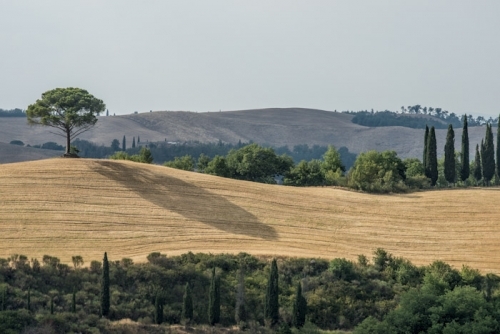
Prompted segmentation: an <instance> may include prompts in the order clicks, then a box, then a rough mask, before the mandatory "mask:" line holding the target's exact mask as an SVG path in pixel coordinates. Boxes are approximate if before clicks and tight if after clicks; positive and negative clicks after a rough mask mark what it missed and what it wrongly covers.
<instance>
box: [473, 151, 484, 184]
mask: <svg viewBox="0 0 500 334" xmlns="http://www.w3.org/2000/svg"><path fill="white" fill-rule="evenodd" d="M481 165H482V164H481V155H480V154H479V144H477V145H476V156H475V158H474V168H473V171H474V172H473V174H474V178H475V179H476V182H479V181H480V180H481V179H482V178H483V172H482V167H481Z"/></svg>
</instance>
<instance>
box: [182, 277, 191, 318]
mask: <svg viewBox="0 0 500 334" xmlns="http://www.w3.org/2000/svg"><path fill="white" fill-rule="evenodd" d="M192 319H193V297H192V295H191V288H190V287H189V283H186V287H185V288H184V298H183V300H182V320H184V321H185V322H186V323H189V322H190V321H191V320H192Z"/></svg>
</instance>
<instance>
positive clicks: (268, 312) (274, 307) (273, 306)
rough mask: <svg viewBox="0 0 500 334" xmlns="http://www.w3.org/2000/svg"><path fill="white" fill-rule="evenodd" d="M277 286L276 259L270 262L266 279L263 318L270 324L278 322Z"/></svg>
mask: <svg viewBox="0 0 500 334" xmlns="http://www.w3.org/2000/svg"><path fill="white" fill-rule="evenodd" d="M278 297H279V286H278V265H277V264H276V259H273V262H272V263H271V271H270V272H269V280H268V281H267V290H266V304H265V309H264V318H265V319H266V320H267V321H269V324H270V325H271V326H274V325H276V324H277V323H278V322H279V319H280V316H279V299H278Z"/></svg>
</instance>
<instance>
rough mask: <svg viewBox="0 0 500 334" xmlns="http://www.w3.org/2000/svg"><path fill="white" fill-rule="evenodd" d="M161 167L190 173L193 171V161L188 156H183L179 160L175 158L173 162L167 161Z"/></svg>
mask: <svg viewBox="0 0 500 334" xmlns="http://www.w3.org/2000/svg"><path fill="white" fill-rule="evenodd" d="M163 165H164V166H167V167H171V168H177V169H182V170H187V171H192V170H194V159H193V157H191V156H190V155H185V156H183V157H180V158H179V157H175V159H174V160H173V161H167V162H165V163H164V164H163Z"/></svg>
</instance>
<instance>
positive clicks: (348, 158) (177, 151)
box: [11, 136, 356, 169]
mask: <svg viewBox="0 0 500 334" xmlns="http://www.w3.org/2000/svg"><path fill="white" fill-rule="evenodd" d="M15 142H16V143H15V144H17V145H24V143H23V142H21V141H15ZM11 144H12V142H11ZM248 144H250V143H242V142H241V141H240V142H238V143H237V144H231V143H223V142H218V143H200V142H186V143H162V142H159V143H158V142H154V143H153V142H149V141H147V142H144V141H142V142H141V141H140V137H137V140H136V137H132V143H131V144H130V145H128V144H127V138H126V137H125V136H124V137H123V139H122V141H121V143H120V141H119V140H118V139H114V140H113V141H112V142H111V145H110V146H104V145H96V144H95V143H92V142H89V141H87V140H82V139H79V138H77V139H76V140H74V141H73V142H72V145H74V146H75V147H76V148H78V150H79V155H80V156H82V157H85V158H96V159H103V158H109V157H110V156H111V155H113V154H114V153H115V152H117V151H124V152H126V153H127V154H129V155H135V154H138V153H139V151H140V149H141V147H147V148H149V149H150V151H151V155H152V156H153V158H154V161H155V162H156V163H159V164H163V163H165V162H167V161H171V160H174V159H175V158H176V157H183V156H186V155H189V156H191V157H193V159H194V158H196V157H199V156H200V155H202V154H203V155H205V156H208V157H209V158H214V157H215V156H217V155H219V156H225V155H227V154H228V153H229V152H230V151H231V150H234V149H239V148H242V147H243V146H246V145H248ZM33 147H36V148H43V149H51V150H64V146H62V145H59V144H57V143H54V142H47V143H44V144H41V145H33ZM266 147H269V146H268V145H267V146H266ZM327 149H328V147H327V146H320V145H312V146H309V145H307V144H303V145H295V146H294V147H293V148H292V149H290V148H288V146H281V147H277V148H274V150H275V152H276V153H277V154H280V155H282V154H286V155H288V156H290V157H291V158H292V159H293V161H294V162H295V163H298V162H300V161H302V160H306V161H309V160H313V159H321V157H322V156H323V155H324V154H325V152H326V151H327ZM338 152H339V154H340V156H341V159H342V161H343V164H344V165H345V166H346V169H349V168H350V167H351V166H352V165H353V164H354V160H355V159H356V154H355V153H351V152H349V150H348V149H347V148H346V147H341V148H339V149H338Z"/></svg>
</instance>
